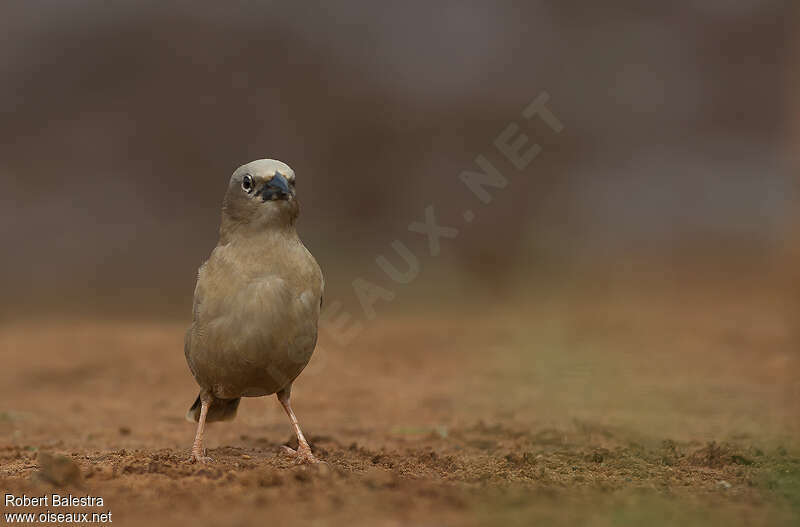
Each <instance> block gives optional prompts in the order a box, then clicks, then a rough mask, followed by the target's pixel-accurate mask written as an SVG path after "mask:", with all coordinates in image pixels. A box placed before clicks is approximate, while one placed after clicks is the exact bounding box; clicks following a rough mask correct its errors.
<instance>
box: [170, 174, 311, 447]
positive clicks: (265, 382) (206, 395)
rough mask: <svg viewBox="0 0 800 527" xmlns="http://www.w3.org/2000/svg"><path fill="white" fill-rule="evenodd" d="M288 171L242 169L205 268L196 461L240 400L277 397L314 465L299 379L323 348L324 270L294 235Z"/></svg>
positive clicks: (192, 365) (189, 350)
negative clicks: (293, 399) (208, 433)
mask: <svg viewBox="0 0 800 527" xmlns="http://www.w3.org/2000/svg"><path fill="white" fill-rule="evenodd" d="M294 182H295V175H294V171H293V170H292V169H291V168H289V166H288V165H286V164H284V163H282V162H280V161H275V160H272V159H261V160H258V161H253V162H251V163H248V164H246V165H243V166H241V167H239V168H238V169H236V171H235V172H234V173H233V175H232V176H231V179H230V183H229V185H228V190H227V192H226V194H225V199H224V201H223V206H222V223H221V225H220V235H219V242H218V244H217V246H216V247H215V248H214V250H213V251H212V253H211V256H210V257H209V259H208V261H206V263H204V264H203V265H202V266H201V267H200V271H199V273H198V277H197V286H196V288H195V293H194V308H193V321H192V325H191V327H190V328H189V330H188V331H187V333H186V341H185V353H186V361H187V362H188V363H189V369H190V370H191V371H192V374H193V375H194V377H195V379H196V380H197V383H198V384H199V385H200V394H199V395H198V397H197V400H196V401H195V403H194V405H193V406H192V407H191V409H190V410H189V413H188V414H187V418H188V419H189V420H192V421H197V422H198V426H197V436H196V438H195V442H194V446H193V447H192V457H191V459H192V460H194V461H206V460H207V458H205V457H204V456H203V448H202V441H203V431H204V427H205V423H206V422H210V421H223V420H229V419H233V417H234V416H235V415H236V409H237V408H238V406H239V400H240V398H241V397H260V396H263V395H270V394H273V393H275V394H277V395H278V400H279V401H280V402H281V404H282V405H283V407H284V409H285V410H286V413H287V415H288V416H289V418H290V420H291V421H292V425H293V427H294V429H295V433H296V434H297V438H298V442H299V447H298V449H297V451H294V450H291V449H288V448H287V451H289V453H291V454H293V455H295V456H296V457H297V458H298V460H300V461H306V462H314V461H316V460H315V459H314V456H313V455H312V454H311V449H310V447H309V445H308V442H307V441H306V440H305V438H304V437H303V433H302V431H301V430H300V427H299V425H298V424H297V419H296V418H295V416H294V412H292V409H291V406H290V404H289V396H290V394H291V387H292V381H294V379H295V378H297V376H298V375H299V374H300V372H301V371H302V370H303V368H304V367H305V366H306V364H308V361H309V360H310V359H311V354H312V353H313V351H314V346H315V345H316V342H317V321H318V319H319V310H320V303H321V299H322V290H323V278H322V272H321V271H320V268H319V266H318V265H317V262H316V260H314V257H313V256H311V253H309V252H308V250H307V249H306V248H305V246H304V245H303V243H302V242H301V241H300V238H299V237H298V235H297V232H296V231H295V227H294V223H295V219H296V218H297V215H298V212H299V205H298V202H297V200H296V198H295V190H294Z"/></svg>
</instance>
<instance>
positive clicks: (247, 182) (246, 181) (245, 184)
mask: <svg viewBox="0 0 800 527" xmlns="http://www.w3.org/2000/svg"><path fill="white" fill-rule="evenodd" d="M242 190H244V191H245V192H247V193H248V194H249V193H251V192H252V191H253V178H252V177H250V175H246V176H245V177H244V178H243V179H242Z"/></svg>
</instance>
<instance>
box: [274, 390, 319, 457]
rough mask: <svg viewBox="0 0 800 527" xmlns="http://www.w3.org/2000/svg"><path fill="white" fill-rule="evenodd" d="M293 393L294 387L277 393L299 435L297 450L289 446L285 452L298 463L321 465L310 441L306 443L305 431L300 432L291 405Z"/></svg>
mask: <svg viewBox="0 0 800 527" xmlns="http://www.w3.org/2000/svg"><path fill="white" fill-rule="evenodd" d="M291 393H292V386H291V385H289V387H288V388H285V389H283V390H281V391H280V392H278V393H277V396H278V400H279V401H280V402H281V406H283V409H284V411H286V415H288V416H289V419H290V420H291V421H292V427H293V428H294V433H295V434H296V435H297V444H298V446H297V450H293V449H291V448H289V447H288V446H284V447H283V448H284V450H285V451H286V453H287V454H289V455H291V456H293V457H294V458H295V459H296V460H297V462H298V463H319V460H317V458H315V457H314V454H312V453H311V447H310V446H308V441H306V438H305V436H304V435H303V431H302V430H300V424H299V423H298V422H297V417H295V415H294V412H293V411H292V405H291V404H290V403H289V397H290V395H291Z"/></svg>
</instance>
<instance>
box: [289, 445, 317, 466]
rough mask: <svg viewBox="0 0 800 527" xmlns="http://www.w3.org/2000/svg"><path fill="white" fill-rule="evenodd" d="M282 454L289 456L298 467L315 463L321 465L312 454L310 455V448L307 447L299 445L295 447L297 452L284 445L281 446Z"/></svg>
mask: <svg viewBox="0 0 800 527" xmlns="http://www.w3.org/2000/svg"><path fill="white" fill-rule="evenodd" d="M282 448H283V453H284V454H286V455H288V456H291V457H293V458H294V461H295V463H297V464H298V465H300V464H305V465H313V464H316V463H322V461H320V460H319V459H317V458H315V457H314V454H312V453H311V447H309V446H308V445H300V446H299V447H297V450H295V449H294V448H290V447H288V446H286V445H283V447H282Z"/></svg>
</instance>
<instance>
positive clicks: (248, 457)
mask: <svg viewBox="0 0 800 527" xmlns="http://www.w3.org/2000/svg"><path fill="white" fill-rule="evenodd" d="M242 459H253V457H252V456H248V455H247V454H242Z"/></svg>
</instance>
